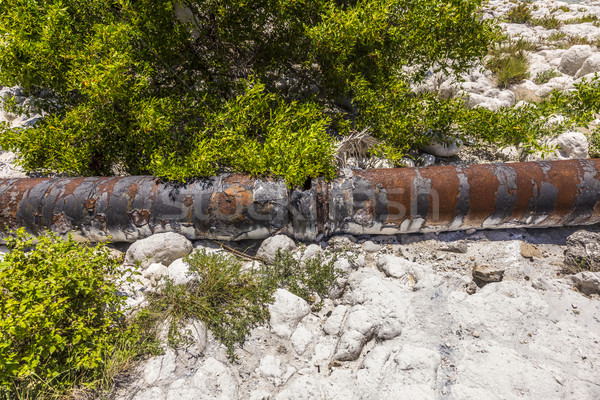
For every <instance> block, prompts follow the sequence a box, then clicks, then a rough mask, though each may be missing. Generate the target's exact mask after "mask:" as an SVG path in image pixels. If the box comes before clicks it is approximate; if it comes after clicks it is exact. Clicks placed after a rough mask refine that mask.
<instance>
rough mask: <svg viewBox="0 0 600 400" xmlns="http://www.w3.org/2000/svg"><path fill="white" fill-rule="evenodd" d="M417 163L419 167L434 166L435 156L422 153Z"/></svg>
mask: <svg viewBox="0 0 600 400" xmlns="http://www.w3.org/2000/svg"><path fill="white" fill-rule="evenodd" d="M417 161H418V163H419V166H421V167H431V166H432V165H434V164H435V156H434V155H433V154H427V153H423V154H422V155H421V157H419V158H418V160H417Z"/></svg>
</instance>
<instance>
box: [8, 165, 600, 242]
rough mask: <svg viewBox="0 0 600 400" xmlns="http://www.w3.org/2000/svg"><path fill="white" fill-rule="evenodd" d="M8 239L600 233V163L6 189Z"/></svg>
mask: <svg viewBox="0 0 600 400" xmlns="http://www.w3.org/2000/svg"><path fill="white" fill-rule="evenodd" d="M0 213H1V214H0V232H1V234H2V237H4V236H6V235H7V234H8V233H9V232H10V231H11V230H13V229H15V228H17V227H21V226H24V227H26V228H27V230H28V231H30V232H31V233H34V234H35V233H39V232H40V231H43V230H45V229H51V230H53V231H56V232H59V233H67V232H72V233H73V234H75V235H81V236H82V237H83V238H85V239H87V240H92V241H100V240H107V239H108V238H109V237H110V240H112V241H134V240H137V239H139V238H143V237H146V236H149V235H151V234H153V233H158V232H165V231H175V232H180V233H182V234H183V235H185V236H187V237H188V238H190V239H201V238H207V239H218V240H242V239H259V238H265V237H268V236H269V235H272V234H274V233H277V232H280V233H286V234H288V235H290V236H293V237H295V238H297V239H299V240H306V241H312V240H317V239H319V238H320V237H322V236H329V235H333V234H339V233H351V234H397V233H408V232H427V231H450V230H465V229H472V228H475V229H488V228H514V227H547V226H561V225H587V224H595V223H600V160H598V159H595V160H567V161H541V162H527V163H511V164H483V165H470V166H438V167H428V168H401V169H385V170H367V171H358V170H355V171H352V172H351V173H349V174H346V175H345V176H342V177H339V178H337V179H334V180H333V181H331V182H326V181H324V180H323V179H314V180H313V181H312V184H311V187H310V188H308V189H305V190H299V189H296V190H290V189H288V188H287V187H286V185H285V183H284V182H282V181H274V180H270V179H259V178H250V177H248V176H245V175H236V174H224V175H220V176H217V177H213V178H210V179H203V180H197V181H194V182H191V183H188V184H185V185H173V184H170V183H165V182H162V181H160V180H159V179H157V178H154V177H148V176H129V177H103V178H98V177H89V178H55V179H46V178H43V179H5V180H0Z"/></svg>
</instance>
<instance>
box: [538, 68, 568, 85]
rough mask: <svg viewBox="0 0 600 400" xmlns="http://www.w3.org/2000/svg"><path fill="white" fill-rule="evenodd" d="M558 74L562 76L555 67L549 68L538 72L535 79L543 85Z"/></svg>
mask: <svg viewBox="0 0 600 400" xmlns="http://www.w3.org/2000/svg"><path fill="white" fill-rule="evenodd" d="M557 76H561V73H560V72H558V71H556V70H554V69H547V70H544V71H541V72H538V73H537V75H536V76H535V78H533V81H534V82H535V83H537V84H538V85H543V84H544V83H548V81H549V80H550V79H552V78H556V77H557Z"/></svg>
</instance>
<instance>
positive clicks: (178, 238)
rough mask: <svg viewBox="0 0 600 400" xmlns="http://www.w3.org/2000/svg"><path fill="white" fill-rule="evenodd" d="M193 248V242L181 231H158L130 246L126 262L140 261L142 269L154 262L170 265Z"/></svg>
mask: <svg viewBox="0 0 600 400" xmlns="http://www.w3.org/2000/svg"><path fill="white" fill-rule="evenodd" d="M192 249H193V246H192V243H191V242H190V241H189V240H188V239H187V238H186V237H185V236H183V235H180V234H179V233H175V232H166V233H157V234H155V235H152V236H150V237H147V238H145V239H141V240H138V241H136V242H135V243H133V244H132V245H131V246H129V249H128V250H127V253H126V254H125V263H126V264H128V265H133V264H135V263H136V262H140V263H141V264H140V265H141V267H142V269H146V268H147V267H148V266H150V264H152V263H161V264H163V265H165V266H167V267H168V266H169V265H170V264H171V263H172V262H173V261H175V260H177V259H178V258H181V257H184V256H187V255H188V254H190V253H191V252H192Z"/></svg>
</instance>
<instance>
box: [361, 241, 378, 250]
mask: <svg viewBox="0 0 600 400" xmlns="http://www.w3.org/2000/svg"><path fill="white" fill-rule="evenodd" d="M380 248H381V247H380V246H379V245H378V244H375V243H373V242H372V241H370V240H367V241H366V242H364V243H363V249H364V250H365V251H366V252H367V253H377V252H378V251H379V249H380Z"/></svg>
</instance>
